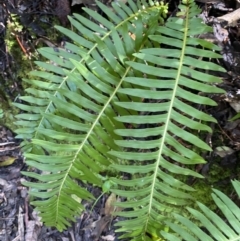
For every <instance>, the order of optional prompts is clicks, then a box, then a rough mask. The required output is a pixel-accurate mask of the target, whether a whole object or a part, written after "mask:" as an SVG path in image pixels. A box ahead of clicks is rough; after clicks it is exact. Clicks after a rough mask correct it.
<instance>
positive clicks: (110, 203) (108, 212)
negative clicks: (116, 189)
mask: <svg viewBox="0 0 240 241" xmlns="http://www.w3.org/2000/svg"><path fill="white" fill-rule="evenodd" d="M116 201H117V198H116V195H115V194H114V193H111V195H110V196H109V197H108V199H107V201H106V203H105V209H104V213H105V215H112V213H113V212H114V209H115V207H114V205H113V203H115V202H116Z"/></svg>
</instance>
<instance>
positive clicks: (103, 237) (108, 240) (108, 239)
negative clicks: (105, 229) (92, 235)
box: [101, 235, 115, 241]
mask: <svg viewBox="0 0 240 241" xmlns="http://www.w3.org/2000/svg"><path fill="white" fill-rule="evenodd" d="M101 238H102V239H103V240H107V241H114V240H115V237H114V236H113V235H107V236H101Z"/></svg>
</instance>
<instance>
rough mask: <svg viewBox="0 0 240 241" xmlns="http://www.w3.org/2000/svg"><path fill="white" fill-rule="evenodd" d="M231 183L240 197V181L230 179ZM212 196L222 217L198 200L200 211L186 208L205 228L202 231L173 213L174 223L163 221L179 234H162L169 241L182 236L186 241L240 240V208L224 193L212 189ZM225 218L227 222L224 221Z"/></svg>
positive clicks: (176, 240) (176, 239)
mask: <svg viewBox="0 0 240 241" xmlns="http://www.w3.org/2000/svg"><path fill="white" fill-rule="evenodd" d="M232 184H233V186H234V188H235V190H236V192H237V195H238V197H240V182H239V181H232ZM213 191H214V193H213V194H212V198H213V200H214V202H215V203H216V205H217V206H218V208H219V209H220V210H221V212H222V214H223V217H224V218H221V216H219V215H217V214H216V213H214V212H212V211H211V210H210V209H209V208H208V207H206V206H205V205H203V204H202V203H200V202H198V206H199V208H200V210H201V211H199V210H195V209H192V208H187V210H188V211H189V213H191V215H193V216H194V218H195V219H196V220H198V221H200V223H201V224H202V227H205V229H206V230H207V232H206V231H204V230H203V229H201V228H200V227H198V226H196V225H195V223H193V222H192V221H190V220H189V219H187V218H185V217H183V216H181V215H179V214H174V218H175V223H170V222H168V221H167V222H165V223H166V225H168V226H169V227H170V228H171V229H172V231H174V232H175V233H177V234H179V235H175V234H172V233H171V234H170V233H168V232H164V231H162V232H161V233H162V235H163V237H164V238H166V240H169V241H180V240H182V238H183V239H184V240H186V241H196V240H202V241H206V240H207V241H213V240H224V241H230V240H231V241H233V240H234V241H239V240H240V228H239V227H240V208H239V207H238V206H237V205H236V204H235V203H234V202H233V201H232V200H231V199H230V198H228V197H227V196H226V195H225V194H223V193H222V192H220V191H218V190H216V189H214V190H213ZM226 220H227V221H228V222H226Z"/></svg>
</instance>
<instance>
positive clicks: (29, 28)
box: [0, 0, 240, 241]
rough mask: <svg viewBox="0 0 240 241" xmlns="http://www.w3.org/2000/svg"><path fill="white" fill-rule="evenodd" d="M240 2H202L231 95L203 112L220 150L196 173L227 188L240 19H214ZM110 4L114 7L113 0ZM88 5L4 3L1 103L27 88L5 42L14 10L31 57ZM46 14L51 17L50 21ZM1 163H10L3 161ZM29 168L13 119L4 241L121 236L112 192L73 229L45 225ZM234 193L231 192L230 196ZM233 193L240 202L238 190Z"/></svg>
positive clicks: (6, 139) (6, 129)
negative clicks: (226, 22) (109, 211)
mask: <svg viewBox="0 0 240 241" xmlns="http://www.w3.org/2000/svg"><path fill="white" fill-rule="evenodd" d="M6 2H7V3H6ZM82 2H83V3H86V2H87V3H88V4H87V3H86V5H87V6H88V7H90V8H94V9H97V8H96V6H95V5H94V1H93V0H92V1H86V0H83V1H82ZM236 2H237V1H236ZM236 2H235V1H228V0H226V1H225V2H220V1H215V0H214V1H210V0H206V1H205V0H201V1H200V2H198V4H199V6H200V7H201V8H202V10H203V15H204V19H205V21H206V22H207V23H208V24H209V25H214V29H215V33H214V34H213V35H211V34H210V35H206V36H203V38H205V39H211V41H213V42H215V43H216V44H218V45H219V46H221V47H222V55H223V59H222V60H221V64H222V66H223V67H224V68H226V74H225V75H223V76H221V78H222V80H223V82H222V84H221V88H223V89H225V90H226V94H223V95H214V96H211V97H212V98H213V99H214V100H215V101H216V102H217V103H218V106H217V107H210V108H207V109H205V110H204V111H206V112H208V113H210V114H212V115H213V116H214V117H215V118H216V119H217V121H218V123H217V124H212V126H211V127H212V129H213V133H212V134H209V135H207V136H205V137H204V139H205V140H206V142H207V143H208V144H209V145H210V146H212V148H213V150H215V151H214V152H212V153H207V154H206V155H205V159H206V160H207V161H208V163H207V164H206V165H202V166H198V167H197V171H198V172H200V173H202V174H203V175H204V176H205V177H206V180H207V182H208V183H209V185H214V187H215V188H218V189H220V190H222V191H224V190H225V189H226V188H225V187H226V186H228V187H229V186H230V180H231V179H235V178H236V179H238V180H239V176H240V174H239V170H240V169H239V159H240V158H239V150H240V120H235V121H232V122H230V121H229V119H230V118H232V117H234V116H235V115H236V113H237V111H238V112H240V27H239V26H240V25H239V22H238V23H236V24H235V25H234V26H225V28H223V27H222V25H221V24H220V23H214V21H213V20H214V19H215V18H216V17H219V16H223V15H225V14H227V13H229V12H232V11H234V10H235V9H237V6H236ZM105 3H106V4H108V5H109V4H110V1H106V2H105ZM169 4H170V10H171V11H172V12H174V10H176V9H175V8H176V6H177V5H178V1H177V0H174V1H170V3H169ZM83 6H85V5H83V4H79V5H75V6H74V7H70V2H69V1H68V0H61V1H57V0H56V1H55V0H48V1H43V0H38V1H35V0H22V1H21V0H8V1H0V72H1V82H0V101H1V102H2V103H4V102H6V103H7V102H9V101H14V99H15V98H16V97H17V96H18V95H19V94H21V93H22V91H23V88H22V83H21V76H19V75H18V66H21V63H19V62H18V60H17V56H14V53H11V52H9V51H8V49H7V47H6V44H5V41H4V39H5V38H6V31H7V28H8V27H9V25H8V24H7V21H8V22H9V21H10V22H12V21H16V20H13V15H12V14H16V16H17V19H20V20H19V21H20V22H21V24H22V26H23V29H22V31H21V32H17V33H15V35H16V44H17V48H18V50H20V52H21V53H22V55H26V56H27V57H30V56H31V54H32V53H34V51H36V49H35V45H34V43H35V41H36V40H38V39H41V38H45V39H49V36H48V35H47V34H48V31H47V29H48V28H49V27H52V25H53V23H56V22H57V23H59V24H61V25H64V26H68V20H67V18H66V16H67V15H68V14H70V13H73V12H76V11H77V12H78V13H80V14H81V7H83ZM238 7H239V6H238ZM43 17H46V21H45V22H43ZM15 19H16V18H15ZM5 40H6V39H5ZM50 41H52V42H53V43H54V44H56V45H58V44H60V42H61V41H62V39H61V37H59V38H56V39H50ZM44 43H46V42H44ZM224 146H225V147H228V150H227V151H226V150H225V149H224V148H223V147H224ZM216 148H218V149H216ZM216 160H217V161H216ZM1 163H5V164H2V165H1ZM216 166H217V167H218V168H219V169H220V170H221V172H222V173H225V174H226V173H227V174H226V175H222V178H220V177H218V178H216V179H213V178H212V179H210V178H209V179H208V177H209V176H210V173H211V172H212V170H213V168H216ZM26 169H27V167H26V165H25V162H24V158H23V156H22V153H21V150H20V141H19V140H16V139H15V134H14V129H12V128H11V125H10V123H4V122H2V123H1V125H0V241H17V240H19V241H37V240H39V241H40V240H41V241H45V240H46V241H58V240H63V241H68V240H69V241H97V240H109V241H111V240H118V236H119V235H118V234H116V233H115V231H114V230H115V228H114V223H115V222H117V220H118V218H113V219H112V218H111V217H109V216H108V215H106V201H107V200H109V195H103V196H101V198H100V199H99V200H98V202H97V203H96V204H95V205H94V207H93V203H85V204H84V206H85V207H86V211H85V212H84V213H82V215H81V216H80V217H77V222H76V223H73V224H72V227H71V228H69V229H68V230H66V231H64V232H58V231H57V230H56V229H55V228H49V227H45V226H44V225H43V224H42V223H41V221H40V220H39V217H38V215H37V213H36V212H35V211H34V210H33V208H32V206H31V205H30V204H29V201H30V200H29V196H28V193H27V189H26V187H24V186H23V185H22V183H21V182H22V181H23V180H24V177H23V176H22V175H21V171H24V170H26ZM219 175H220V174H219ZM211 177H212V176H211ZM195 182H197V181H196V180H189V184H191V185H194V183H195ZM89 190H90V191H91V193H92V194H93V195H94V196H95V197H96V198H98V197H99V196H100V195H101V190H100V189H98V188H92V187H89ZM231 193H232V192H231V191H228V194H231ZM230 197H231V198H232V199H233V200H236V196H235V195H234V194H231V196H230ZM110 198H112V197H111V196H110ZM92 208H93V209H92ZM91 209H92V211H91V212H90V210H91ZM104 210H105V211H104Z"/></svg>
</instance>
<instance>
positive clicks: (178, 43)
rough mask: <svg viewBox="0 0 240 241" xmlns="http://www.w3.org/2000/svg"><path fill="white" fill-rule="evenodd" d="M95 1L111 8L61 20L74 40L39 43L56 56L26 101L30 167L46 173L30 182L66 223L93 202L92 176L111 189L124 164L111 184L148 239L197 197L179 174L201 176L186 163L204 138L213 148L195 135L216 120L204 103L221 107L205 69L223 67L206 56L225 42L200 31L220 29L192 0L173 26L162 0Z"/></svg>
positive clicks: (130, 233)
mask: <svg viewBox="0 0 240 241" xmlns="http://www.w3.org/2000/svg"><path fill="white" fill-rule="evenodd" d="M97 5H98V6H99V8H100V9H101V10H102V12H103V13H104V14H105V16H106V17H103V16H102V15H100V14H98V13H96V12H94V11H93V10H90V9H84V10H85V12H86V13H87V14H89V16H90V17H91V18H92V19H93V20H94V21H91V20H89V19H88V18H85V17H83V16H81V15H78V14H74V16H73V17H69V20H70V22H71V24H72V26H73V28H74V30H68V29H66V28H63V27H60V26H57V27H56V28H57V29H58V30H59V31H60V32H62V33H63V34H65V35H66V36H68V38H69V39H70V40H71V41H69V42H66V44H65V46H64V48H58V49H54V48H41V49H40V50H39V52H40V53H41V54H42V55H43V56H44V57H46V59H47V61H46V62H36V64H37V65H38V67H39V68H38V70H36V71H33V72H31V76H32V77H31V79H26V80H25V81H26V82H27V83H28V84H29V85H30V86H31V87H30V88H28V89H26V93H27V94H28V95H27V96H22V97H21V100H22V103H19V104H16V105H17V106H18V107H19V108H20V109H21V110H22V113H21V114H19V115H18V116H17V117H18V119H19V120H18V121H17V124H18V125H19V126H21V128H19V129H18V130H17V133H18V138H22V139H23V142H22V150H23V152H24V155H25V157H26V163H27V165H28V166H29V167H33V168H32V169H30V170H32V171H29V172H23V174H24V175H26V176H28V177H31V178H33V179H35V180H36V182H25V185H26V186H28V187H30V191H29V193H30V195H31V196H32V197H34V201H32V204H33V205H34V206H35V207H36V208H37V210H38V211H39V212H40V216H41V217H42V220H43V221H44V222H45V223H46V225H49V226H55V227H57V228H58V229H59V230H63V229H65V228H66V227H67V226H69V225H70V221H74V220H75V217H76V216H77V215H79V214H80V212H81V211H82V210H83V206H82V205H81V203H80V202H79V199H81V200H82V199H85V200H88V199H92V198H93V196H92V195H91V193H89V192H88V191H87V190H86V188H85V187H84V186H83V184H84V183H89V184H92V185H97V186H100V187H101V186H102V185H103V182H104V180H105V177H103V176H102V173H103V172H104V173H106V171H107V170H109V168H111V169H113V170H114V172H115V173H119V174H118V175H117V177H109V178H110V179H111V180H112V181H113V182H114V183H115V184H116V188H114V189H113V190H111V191H112V192H115V193H116V194H117V195H119V196H120V197H123V198H124V200H123V201H122V202H119V203H116V206H120V207H122V208H124V209H126V211H124V210H123V211H121V212H119V213H118V214H117V215H120V216H124V217H126V219H125V221H122V222H119V223H118V225H119V226H120V228H119V229H118V230H119V231H122V232H124V233H125V234H124V235H123V236H122V237H128V238H131V239H132V240H148V239H149V236H148V235H149V233H150V234H151V233H153V232H155V231H156V230H159V229H160V227H161V223H162V221H163V220H165V218H166V217H168V216H169V212H170V211H172V210H173V209H174V210H178V209H179V210H180V207H182V206H183V205H187V204H189V200H190V199H192V197H191V194H190V193H191V192H192V191H193V188H191V187H190V186H188V185H186V184H184V183H183V182H181V181H180V180H178V177H180V176H181V175H184V176H187V175H190V176H194V177H201V175H200V174H198V173H196V172H194V171H192V169H190V168H187V165H195V164H199V163H204V160H203V159H202V158H201V156H200V155H199V154H197V153H196V152H194V151H193V150H196V148H195V147H197V148H199V149H203V150H211V148H210V147H209V146H208V145H207V144H206V143H204V142H203V141H202V140H201V139H200V138H199V137H198V136H197V133H198V131H200V130H202V131H208V132H210V131H211V129H210V128H209V127H208V124H207V122H211V121H213V122H214V121H215V119H214V118H213V117H211V116H209V115H207V114H205V113H204V112H202V111H201V110H199V109H198V108H197V106H199V105H215V102H214V101H213V100H211V99H209V98H208V97H206V96H205V93H222V92H223V91H222V90H221V89H219V88H217V87H216V86H215V83H217V82H220V79H219V78H217V77H215V76H213V75H210V74H209V73H207V71H208V70H211V71H223V69H222V68H221V67H219V66H218V65H216V64H214V63H211V62H209V61H208V59H209V58H211V59H215V58H219V57H220V55H219V54H217V53H216V52H217V51H218V50H219V47H217V46H215V45H213V44H212V43H209V42H207V41H205V40H203V39H199V38H197V36H198V35H199V34H202V33H206V32H209V31H212V29H211V28H210V27H208V26H206V25H204V24H203V23H202V21H201V19H199V18H198V17H197V15H198V14H199V9H198V8H197V6H196V5H195V3H194V2H193V1H192V0H189V1H187V2H186V3H185V4H183V5H182V4H181V5H180V6H179V9H180V12H179V13H178V15H177V17H170V18H169V19H167V21H166V23H165V24H164V22H163V19H162V17H166V13H167V6H166V5H164V4H163V3H159V4H155V5H150V4H148V3H146V2H145V1H141V2H137V3H134V2H133V1H131V0H129V1H128V3H127V4H124V3H122V2H121V1H119V2H118V3H114V2H113V3H112V9H113V10H110V9H109V8H108V7H106V6H104V5H103V4H102V3H100V2H97ZM96 22H99V23H101V24H97V23H96ZM199 93H201V94H199ZM146 112H148V113H150V114H151V115H146ZM130 127H131V128H130ZM139 127H141V128H139ZM36 169H38V170H39V171H40V172H39V171H38V172H35V171H34V170H36ZM39 173H40V174H39ZM129 174H131V175H132V177H133V178H132V179H128V180H124V178H122V177H123V176H125V175H127V176H129ZM125 179H126V178H125ZM78 180H80V181H81V182H82V185H81V186H80V185H78V182H77V181H78ZM76 197H78V198H76ZM178 207H179V208H178ZM154 230H155V231H154Z"/></svg>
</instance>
